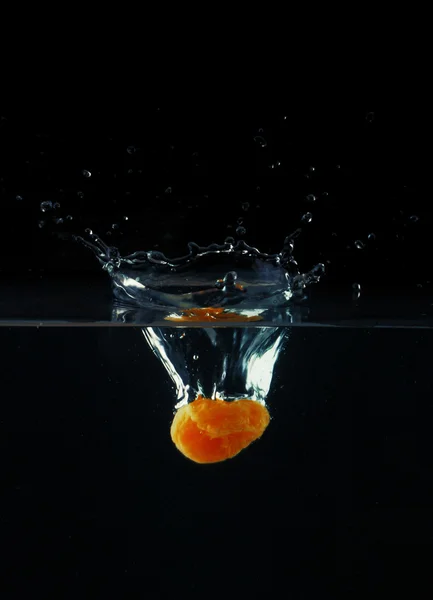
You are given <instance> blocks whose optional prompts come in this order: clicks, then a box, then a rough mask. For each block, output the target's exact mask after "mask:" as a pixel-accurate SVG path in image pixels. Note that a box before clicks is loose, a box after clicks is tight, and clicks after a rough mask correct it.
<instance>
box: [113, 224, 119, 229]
mask: <svg viewBox="0 0 433 600" xmlns="http://www.w3.org/2000/svg"><path fill="white" fill-rule="evenodd" d="M111 229H119V225H118V223H113V224H112V226H111Z"/></svg>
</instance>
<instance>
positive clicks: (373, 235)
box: [367, 233, 376, 242]
mask: <svg viewBox="0 0 433 600" xmlns="http://www.w3.org/2000/svg"><path fill="white" fill-rule="evenodd" d="M367 239H368V240H370V242H374V240H375V239H376V234H375V233H369V234H368V236H367Z"/></svg>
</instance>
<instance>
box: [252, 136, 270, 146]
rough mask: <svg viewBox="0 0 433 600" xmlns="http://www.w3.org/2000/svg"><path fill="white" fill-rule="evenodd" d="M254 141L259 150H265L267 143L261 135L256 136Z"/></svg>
mask: <svg viewBox="0 0 433 600" xmlns="http://www.w3.org/2000/svg"><path fill="white" fill-rule="evenodd" d="M254 141H255V142H256V144H258V145H259V146H260V147H261V148H266V146H267V145H268V142H267V141H266V140H265V138H264V137H263V136H262V135H256V136H255V137H254Z"/></svg>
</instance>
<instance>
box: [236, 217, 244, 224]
mask: <svg viewBox="0 0 433 600" xmlns="http://www.w3.org/2000/svg"><path fill="white" fill-rule="evenodd" d="M243 222H244V220H243V218H242V217H239V219H238V220H237V224H238V225H242V223H243Z"/></svg>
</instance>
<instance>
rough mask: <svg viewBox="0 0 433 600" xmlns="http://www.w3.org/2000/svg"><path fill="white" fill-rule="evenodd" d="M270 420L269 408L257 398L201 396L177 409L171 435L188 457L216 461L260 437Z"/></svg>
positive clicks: (195, 459) (236, 451)
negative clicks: (214, 398) (229, 400)
mask: <svg viewBox="0 0 433 600" xmlns="http://www.w3.org/2000/svg"><path fill="white" fill-rule="evenodd" d="M269 421H270V416H269V412H268V410H267V408H266V407H265V406H263V404H260V403H259V402H257V401H255V400H247V399H242V400H233V401H231V402H226V401H225V400H211V399H209V398H203V396H198V397H197V399H196V400H194V402H191V403H190V404H186V405H185V406H182V407H181V408H179V410H178V411H177V413H176V415H175V417H174V419H173V423H172V425H171V430H170V433H171V439H172V440H173V442H174V444H175V446H176V447H177V449H178V450H180V452H182V454H184V455H185V456H186V457H187V458H189V459H191V460H193V461H194V462H197V463H215V462H220V461H223V460H226V459H227V458H232V457H233V456H236V454H238V453H239V452H240V451H241V450H243V449H244V448H246V447H247V446H249V445H250V444H251V442H253V441H254V440H256V439H258V438H259V437H260V436H261V435H262V434H263V432H264V431H265V429H266V427H267V426H268V424H269Z"/></svg>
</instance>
